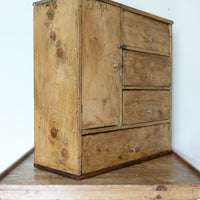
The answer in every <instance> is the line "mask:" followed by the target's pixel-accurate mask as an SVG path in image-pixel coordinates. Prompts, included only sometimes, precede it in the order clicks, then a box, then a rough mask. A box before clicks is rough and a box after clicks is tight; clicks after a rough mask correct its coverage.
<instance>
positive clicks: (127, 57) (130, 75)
mask: <svg viewBox="0 0 200 200" xmlns="http://www.w3.org/2000/svg"><path fill="white" fill-rule="evenodd" d="M123 84H124V85H132V86H168V87H169V86H170V85H171V60H170V57H167V56H160V55H153V54H146V53H138V52H134V51H123Z"/></svg>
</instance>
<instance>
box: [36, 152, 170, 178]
mask: <svg viewBox="0 0 200 200" xmlns="http://www.w3.org/2000/svg"><path fill="white" fill-rule="evenodd" d="M171 153H172V150H167V151H163V152H160V153H157V154H153V155H150V156H147V157H144V158H140V159H137V160H133V161H129V162H126V163H122V164H119V165H115V166H112V167H108V168H105V169H101V170H98V171H94V172H89V173H87V174H81V175H75V174H70V173H68V172H64V171H60V170H57V169H53V168H50V167H45V166H43V165H40V164H37V163H34V167H36V168H38V169H41V170H46V171H50V172H53V173H55V174H58V175H61V176H64V177H68V178H72V179H75V180H82V179H86V178H90V177H94V176H97V175H100V174H103V173H106V172H110V171H113V170H116V169H120V168H124V167H128V166H131V165H135V164H139V163H142V162H145V161H148V160H152V159H155V158H159V157H162V156H165V155H168V154H171Z"/></svg>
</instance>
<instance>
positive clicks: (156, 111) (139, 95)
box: [123, 90, 170, 125]
mask: <svg viewBox="0 0 200 200" xmlns="http://www.w3.org/2000/svg"><path fill="white" fill-rule="evenodd" d="M169 110H170V109H169V91H166V90H164V91H152V90H126V91H123V123H124V124H125V125H128V124H134V123H141V122H151V121H159V120H166V119H169V113H170V112H169Z"/></svg>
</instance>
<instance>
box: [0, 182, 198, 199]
mask: <svg viewBox="0 0 200 200" xmlns="http://www.w3.org/2000/svg"><path fill="white" fill-rule="evenodd" d="M157 187H160V186H159V185H158V186H142V185H141V186H135V185H104V186H103V185H101V186H100V185H84V186H80V185H79V186H70V185H67V186H64V185H63V186H39V185H38V186H34V187H33V186H6V185H5V186H4V185H3V186H0V190H1V197H2V199H6V200H11V199H20V200H27V197H29V198H28V199H30V200H31V199H33V200H35V199H38V200H42V199H46V200H50V199H51V200H52V199H57V198H58V197H59V199H63V200H64V199H68V200H102V199H104V200H110V199H113V200H123V199H124V200H125V199H140V200H154V199H155V200H156V199H165V200H195V199H197V198H199V197H200V192H199V191H200V186H199V185H180V186H176V185H175V186H168V185H166V186H164V187H165V188H166V189H167V190H166V191H156V188H157ZM161 187H162V186H161Z"/></svg>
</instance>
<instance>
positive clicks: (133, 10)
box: [33, 0, 173, 24]
mask: <svg viewBox="0 0 200 200" xmlns="http://www.w3.org/2000/svg"><path fill="white" fill-rule="evenodd" d="M56 1H58V0H41V1H36V2H34V3H33V6H34V7H35V6H39V5H43V4H46V3H50V2H56ZM82 1H84V0H82ZM89 1H100V2H104V3H108V4H111V5H114V6H117V7H120V8H122V9H124V10H127V11H129V12H133V13H135V14H139V15H143V16H146V17H149V18H152V19H155V20H158V21H161V22H164V23H167V24H173V21H172V20H169V19H166V18H162V17H159V16H156V15H154V14H150V13H147V12H144V11H141V10H138V9H135V8H132V7H129V6H126V5H124V4H120V3H118V2H115V1H111V0H89Z"/></svg>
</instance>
